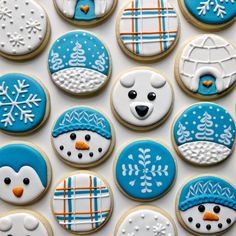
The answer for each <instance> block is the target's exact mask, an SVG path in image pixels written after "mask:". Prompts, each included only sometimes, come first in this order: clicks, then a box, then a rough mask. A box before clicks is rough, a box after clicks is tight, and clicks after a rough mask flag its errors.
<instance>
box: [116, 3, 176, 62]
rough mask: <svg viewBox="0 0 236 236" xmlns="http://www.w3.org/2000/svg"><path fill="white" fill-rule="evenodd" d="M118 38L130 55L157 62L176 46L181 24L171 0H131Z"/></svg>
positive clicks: (119, 28) (120, 26)
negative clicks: (169, 0)
mask: <svg viewBox="0 0 236 236" xmlns="http://www.w3.org/2000/svg"><path fill="white" fill-rule="evenodd" d="M116 31H117V40H118V43H119V45H120V47H121V48H122V50H123V51H124V52H125V53H126V54H127V55H128V56H130V57H132V58H133V59H136V60H141V61H155V60H159V59H161V58H163V57H164V56H166V55H167V54H168V53H169V52H171V50H172V49H173V48H174V47H175V46H176V44H177V41H178V38H179V31H180V25H179V20H178V16H177V13H176V11H175V9H174V8H173V7H172V5H171V4H170V3H169V2H168V1H167V0H149V1H144V0H131V1H130V3H129V4H128V5H126V7H125V8H124V9H122V11H121V13H120V15H119V17H118V20H117V27H116Z"/></svg>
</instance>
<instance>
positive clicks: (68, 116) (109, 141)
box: [52, 107, 115, 167]
mask: <svg viewBox="0 0 236 236" xmlns="http://www.w3.org/2000/svg"><path fill="white" fill-rule="evenodd" d="M52 143H53V145H54V147H55V149H56V151H57V153H58V154H59V156H60V157H61V158H62V160H63V161H65V162H66V163H67V164H70V165H73V166H77V167H88V166H94V165H97V164H99V163H100V162H102V161H104V160H105V159H106V158H107V157H108V156H109V154H110V153H111V152H112V150H113V147H114V143H115V135H114V132H113V127H112V125H111V123H110V121H109V120H108V119H107V118H106V117H105V116H104V115H103V114H101V113H99V112H98V111H96V110H93V109H92V108H90V107H75V108H72V109H70V110H67V111H65V112H64V113H63V114H62V115H61V116H60V117H59V118H58V120H57V121H56V123H55V125H54V127H53V131H52Z"/></svg>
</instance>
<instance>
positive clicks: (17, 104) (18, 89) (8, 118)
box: [0, 80, 41, 127]
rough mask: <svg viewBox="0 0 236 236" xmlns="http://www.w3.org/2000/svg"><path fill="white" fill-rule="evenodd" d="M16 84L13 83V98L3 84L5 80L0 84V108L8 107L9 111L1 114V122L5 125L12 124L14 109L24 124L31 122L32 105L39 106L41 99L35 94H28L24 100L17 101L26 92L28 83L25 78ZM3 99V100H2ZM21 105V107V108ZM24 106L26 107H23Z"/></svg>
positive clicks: (32, 115)
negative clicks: (0, 98)
mask: <svg viewBox="0 0 236 236" xmlns="http://www.w3.org/2000/svg"><path fill="white" fill-rule="evenodd" d="M17 82H18V84H15V85H14V88H15V91H13V93H14V94H15V98H14V99H13V98H12V97H11V95H10V93H9V91H8V89H9V87H8V86H5V82H3V83H2V84H1V85H0V97H2V98H3V99H2V102H0V108H2V109H7V108H8V107H9V108H10V110H9V112H7V113H5V114H3V116H2V119H1V123H4V126H5V127H7V126H8V125H10V126H12V125H14V122H15V117H14V115H15V114H13V111H14V109H17V111H18V112H19V113H20V120H21V121H23V122H24V123H25V124H27V123H28V122H33V121H34V117H35V115H34V114H32V107H33V106H39V104H38V103H39V102H41V99H40V98H38V95H37V94H29V96H28V97H27V98H25V100H22V101H19V98H20V96H22V97H24V96H25V94H26V93H28V92H29V91H28V89H27V88H29V84H27V83H26V82H25V80H22V81H20V80H18V81H17ZM4 101H5V102H4ZM22 106H23V108H22ZM24 106H25V107H26V108H27V107H28V109H26V108H25V109H24Z"/></svg>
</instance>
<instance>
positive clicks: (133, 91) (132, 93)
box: [128, 90, 137, 99]
mask: <svg viewBox="0 0 236 236" xmlns="http://www.w3.org/2000/svg"><path fill="white" fill-rule="evenodd" d="M128 96H129V98H130V99H135V98H136V97H137V92H136V91H135V90H131V91H129V93H128Z"/></svg>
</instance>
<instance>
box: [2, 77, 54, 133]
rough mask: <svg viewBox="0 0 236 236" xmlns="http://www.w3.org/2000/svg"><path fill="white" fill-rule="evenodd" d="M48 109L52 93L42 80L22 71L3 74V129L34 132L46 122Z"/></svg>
mask: <svg viewBox="0 0 236 236" xmlns="http://www.w3.org/2000/svg"><path fill="white" fill-rule="evenodd" d="M49 112H50V97H49V93H48V91H47V89H46V88H45V87H44V85H42V83H41V82H39V81H37V80H35V79H33V78H32V77H31V76H28V75H24V74H20V73H11V74H5V75H2V76H0V130H2V131H3V132H7V133H10V134H14V135H22V134H28V133H31V132H33V131H35V130H36V129H38V128H40V127H41V126H42V125H43V124H44V122H45V121H46V120H47V118H48V115H49Z"/></svg>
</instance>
